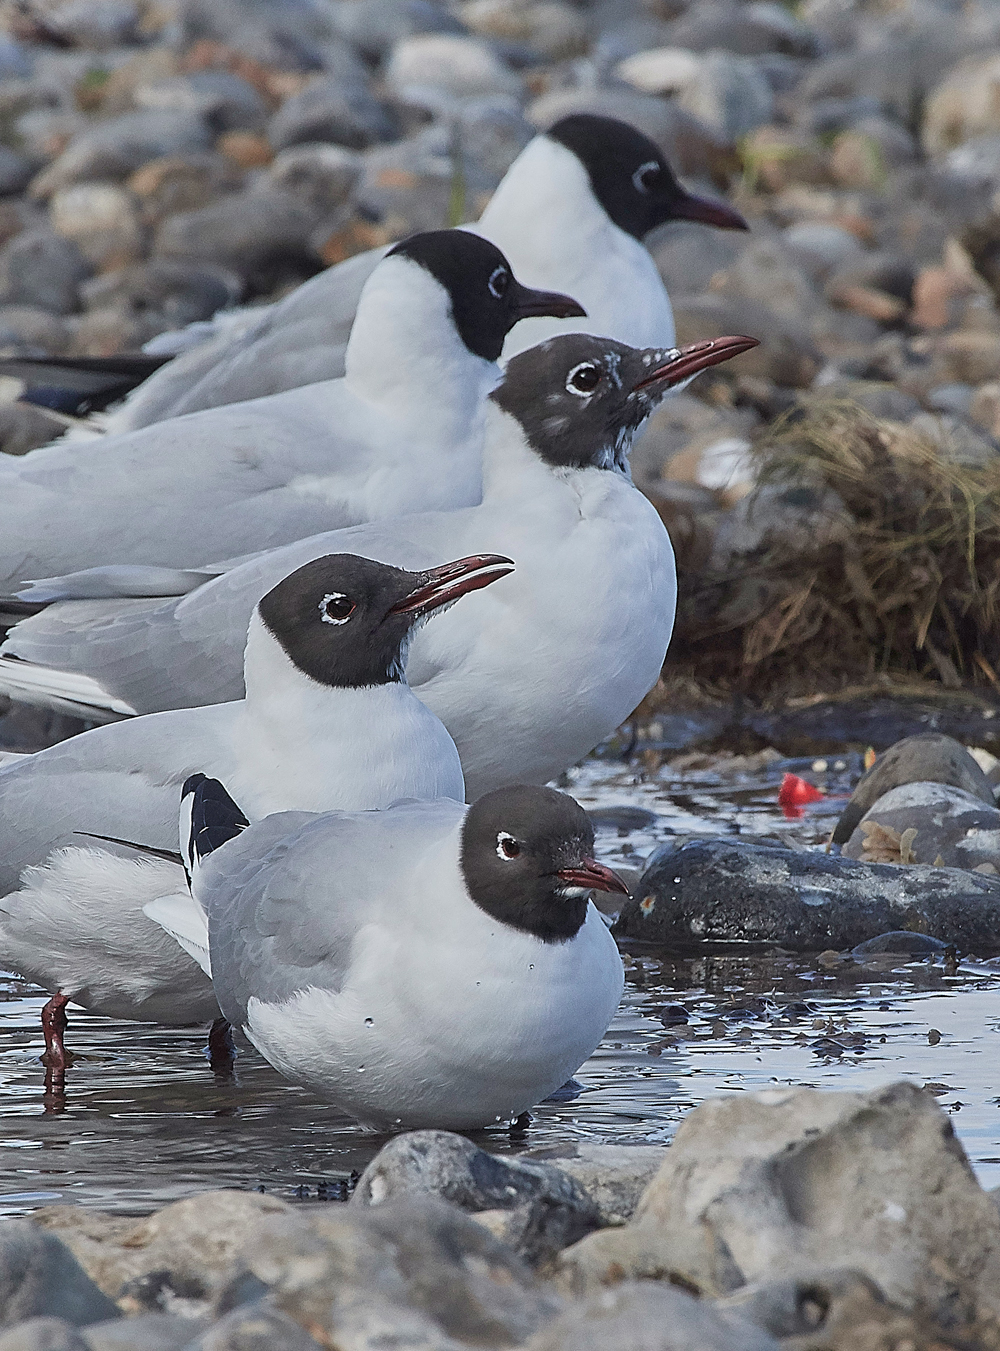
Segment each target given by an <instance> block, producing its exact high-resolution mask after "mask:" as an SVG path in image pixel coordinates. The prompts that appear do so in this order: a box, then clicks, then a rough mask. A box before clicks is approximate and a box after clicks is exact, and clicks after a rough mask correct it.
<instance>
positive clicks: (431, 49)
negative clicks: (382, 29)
mask: <svg viewBox="0 0 1000 1351" xmlns="http://www.w3.org/2000/svg"><path fill="white" fill-rule="evenodd" d="M385 80H386V84H387V86H388V87H389V89H391V90H392V91H393V93H395V94H397V95H401V96H407V95H409V93H410V91H412V90H415V89H422V88H425V87H428V86H430V87H432V88H434V89H439V90H441V91H442V92H443V93H445V94H447V95H449V96H450V97H451V98H458V99H461V98H469V97H473V96H475V97H481V96H482V95H484V94H510V95H512V96H513V97H515V98H516V97H519V96H520V94H521V92H522V85H521V79H520V77H519V76H518V75H517V74H515V72H514V71H513V70H511V69H510V68H509V67H508V66H506V65H504V63H503V62H502V61H501V60H499V58H498V57H497V56H496V54H495V53H494V51H493V50H492V48H491V47H490V46H489V44H488V43H486V42H482V41H481V40H480V39H479V38H473V37H462V36H460V35H458V34H452V33H427V34H422V35H420V36H419V37H411V38H405V39H403V41H402V42H399V43H397V44H396V46H395V47H394V48H393V51H392V55H391V56H390V58H389V61H388V64H387V66H386V70H385Z"/></svg>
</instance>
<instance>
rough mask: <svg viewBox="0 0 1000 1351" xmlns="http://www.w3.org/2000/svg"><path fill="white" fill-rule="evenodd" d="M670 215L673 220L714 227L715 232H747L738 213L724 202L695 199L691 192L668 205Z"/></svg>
mask: <svg viewBox="0 0 1000 1351" xmlns="http://www.w3.org/2000/svg"><path fill="white" fill-rule="evenodd" d="M670 215H671V218H672V219H673V220H696V221H699V222H700V223H701V224H702V225H714V226H715V228H716V229H717V230H749V229H750V226H749V225H748V224H747V223H746V221H745V220H744V219H743V217H742V216H741V215H740V213H739V212H738V211H735V210H734V209H733V208H732V207H731V206H729V205H727V203H726V202H713V201H710V200H709V199H708V198H707V197H696V196H695V195H694V193H693V192H685V193H684V194H683V196H681V197H679V198H677V199H675V200H674V201H672V202H671V203H670Z"/></svg>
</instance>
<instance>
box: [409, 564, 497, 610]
mask: <svg viewBox="0 0 1000 1351" xmlns="http://www.w3.org/2000/svg"><path fill="white" fill-rule="evenodd" d="M513 571H514V562H513V560H512V559H510V558H504V557H503V555H502V554H472V555H470V556H469V557H468V558H458V559H456V560H455V562H454V563H442V565H441V566H440V567H439V568H429V569H428V570H427V571H426V572H422V573H420V574H419V575H420V584H419V586H417V587H415V588H414V589H413V590H412V591H411V592H410V594H409V595H408V596H404V597H403V599H402V600H398V601H397V602H396V604H395V605H393V606H392V607H391V609H390V610H389V614H391V615H426V614H430V612H431V611H432V610H437V609H439V608H440V607H441V606H442V605H447V604H449V602H451V601H453V600H458V598H459V596H467V595H468V594H469V592H470V591H481V590H482V589H483V587H484V586H490V585H491V584H492V583H493V582H498V581H499V580H500V578H501V577H506V576H507V575H508V574H509V573H511V572H513Z"/></svg>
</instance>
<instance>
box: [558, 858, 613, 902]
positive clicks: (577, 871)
mask: <svg viewBox="0 0 1000 1351" xmlns="http://www.w3.org/2000/svg"><path fill="white" fill-rule="evenodd" d="M556 876H557V877H559V878H561V879H562V880H563V881H564V882H568V883H569V885H570V886H573V887H587V888H588V889H589V890H590V891H618V892H621V894H622V895H623V896H627V895H628V894H629V891H628V887H627V886H626V885H625V883H624V882H623V881H622V879H621V878H620V877H619V876H618V874H617V873H616V872H612V871H611V869H610V868H606V867H605V866H604V864H603V863H598V861H597V859H596V858H585V859H581V860H580V862H579V863H578V864H577V865H576V867H573V868H560V869H559V871H558V872H557V873H556Z"/></svg>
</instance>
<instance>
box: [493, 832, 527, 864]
mask: <svg viewBox="0 0 1000 1351" xmlns="http://www.w3.org/2000/svg"><path fill="white" fill-rule="evenodd" d="M520 852H521V846H520V845H519V844H518V842H517V840H515V839H514V836H513V835H508V834H507V832H506V831H505V830H501V832H500V834H499V835H498V836H497V858H502V859H503V861H504V863H509V862H510V861H511V859H514V858H517V856H518V855H519V854H520Z"/></svg>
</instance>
